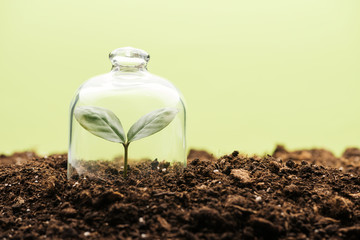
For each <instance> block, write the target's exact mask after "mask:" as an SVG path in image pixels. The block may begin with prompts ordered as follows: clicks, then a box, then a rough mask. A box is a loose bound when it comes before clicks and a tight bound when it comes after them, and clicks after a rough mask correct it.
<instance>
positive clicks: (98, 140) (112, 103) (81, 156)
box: [68, 47, 186, 178]
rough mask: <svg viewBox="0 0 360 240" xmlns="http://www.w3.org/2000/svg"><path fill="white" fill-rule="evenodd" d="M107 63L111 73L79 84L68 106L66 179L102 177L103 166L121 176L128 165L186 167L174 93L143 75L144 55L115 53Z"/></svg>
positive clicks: (182, 115) (179, 104)
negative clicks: (68, 133) (146, 164)
mask: <svg viewBox="0 0 360 240" xmlns="http://www.w3.org/2000/svg"><path fill="white" fill-rule="evenodd" d="M109 58H110V61H111V63H112V70H111V71H110V72H109V73H106V74H103V75H99V76H96V77H93V78H91V79H89V80H88V81H86V82H85V83H83V84H82V85H81V86H80V88H79V89H78V90H77V92H76V94H75V96H74V98H73V100H72V102H71V105H70V138H69V152H68V177H69V178H70V177H72V176H74V175H82V174H85V173H86V174H88V175H91V176H95V177H99V176H100V177H107V174H106V172H108V170H107V169H105V168H106V167H105V168H104V166H107V167H110V166H111V169H113V171H110V172H116V173H117V172H118V174H121V173H122V174H123V175H124V176H126V172H127V168H128V165H129V166H130V168H131V166H133V165H134V164H139V163H142V162H146V161H147V162H155V163H157V164H158V163H162V162H164V163H167V164H166V165H164V166H180V167H184V166H186V139H185V124H186V123H185V121H186V111H185V104H184V100H183V97H182V95H181V93H180V92H179V90H178V89H177V88H176V87H175V86H174V85H173V84H171V83H170V82H169V81H167V80H166V79H164V78H161V77H158V76H156V75H153V74H151V73H149V72H148V71H147V62H148V61H149V54H147V53H146V52H145V51H143V50H140V49H135V48H131V47H125V48H119V49H116V50H114V51H113V52H111V53H110V55H109ZM125 162H127V164H125ZM152 165H153V166H154V164H152ZM155 165H156V164H155ZM156 166H158V165H156ZM157 168H158V167H157ZM129 172H131V169H130V170H129Z"/></svg>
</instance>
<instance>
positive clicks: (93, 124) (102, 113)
mask: <svg viewBox="0 0 360 240" xmlns="http://www.w3.org/2000/svg"><path fill="white" fill-rule="evenodd" d="M74 115H75V118H76V120H77V121H78V122H79V123H80V125H81V126H82V127H83V128H85V129H86V130H88V131H89V132H91V133H92V134H94V135H95V136H98V137H101V138H103V139H105V140H108V141H111V142H117V143H125V142H126V138H125V133H124V129H123V127H122V125H121V122H120V120H119V119H118V118H117V117H116V115H115V114H114V113H113V112H112V111H110V110H108V109H106V108H102V107H92V106H81V107H76V108H75V112H74Z"/></svg>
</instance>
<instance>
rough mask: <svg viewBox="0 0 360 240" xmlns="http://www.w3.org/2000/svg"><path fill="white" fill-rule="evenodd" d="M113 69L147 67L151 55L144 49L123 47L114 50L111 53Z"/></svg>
mask: <svg viewBox="0 0 360 240" xmlns="http://www.w3.org/2000/svg"><path fill="white" fill-rule="evenodd" d="M109 59H110V61H111V64H112V70H131V69H135V70H140V69H146V66H147V63H148V61H149V59H150V55H149V54H148V53H147V52H145V51H144V50H141V49H137V48H133V47H123V48H118V49H115V50H114V51H112V52H111V53H110V54H109Z"/></svg>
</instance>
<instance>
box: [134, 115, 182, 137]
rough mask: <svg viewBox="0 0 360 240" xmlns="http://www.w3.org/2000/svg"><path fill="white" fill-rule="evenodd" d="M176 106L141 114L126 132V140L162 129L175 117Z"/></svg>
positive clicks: (146, 135) (145, 135)
mask: <svg viewBox="0 0 360 240" xmlns="http://www.w3.org/2000/svg"><path fill="white" fill-rule="evenodd" d="M177 113H178V110H177V109H176V108H161V109H158V110H155V111H153V112H150V113H148V114H146V115H144V116H142V117H141V118H140V119H139V120H138V121H137V122H136V123H134V125H132V126H131V128H130V130H129V132H128V133H127V138H128V142H133V141H136V140H139V139H141V138H144V137H148V136H150V135H152V134H154V133H157V132H159V131H161V130H162V129H164V128H165V127H166V126H167V125H169V124H170V123H171V121H172V120H173V119H174V118H175V116H176V114H177Z"/></svg>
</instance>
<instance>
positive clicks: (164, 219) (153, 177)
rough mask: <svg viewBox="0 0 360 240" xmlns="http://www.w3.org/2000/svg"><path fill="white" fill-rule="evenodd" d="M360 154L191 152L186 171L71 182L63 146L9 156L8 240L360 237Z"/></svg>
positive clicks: (3, 166)
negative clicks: (59, 149) (51, 150)
mask: <svg viewBox="0 0 360 240" xmlns="http://www.w3.org/2000/svg"><path fill="white" fill-rule="evenodd" d="M359 159H360V150H359V149H354V148H352V149H347V150H346V151H345V152H344V155H343V156H342V157H341V158H336V157H335V156H334V155H333V154H332V153H331V152H329V151H326V150H322V149H320V150H319V149H318V150H316V149H315V150H304V151H294V152H289V151H287V150H286V149H285V148H284V147H282V146H278V147H277V149H276V150H275V152H274V154H273V156H270V155H268V156H264V157H259V156H252V157H248V156H242V155H240V154H239V153H238V152H237V151H235V152H233V153H231V154H229V155H226V156H223V157H221V158H219V159H216V158H214V157H213V156H212V155H211V154H208V153H206V152H201V151H191V154H190V155H189V158H188V167H187V168H186V169H185V170H184V171H183V172H181V171H172V170H171V168H152V167H151V165H149V167H147V166H144V165H141V166H138V167H135V168H133V169H132V170H130V174H129V177H128V178H127V179H123V178H122V176H121V174H120V173H119V172H118V171H114V172H113V174H114V176H113V178H112V179H89V178H87V177H86V176H85V177H84V176H81V177H78V178H77V179H71V180H67V178H66V161H67V157H66V155H65V154H63V155H52V156H48V157H39V156H37V155H36V154H34V153H31V152H25V153H16V154H14V155H12V156H4V155H1V156H0V239H46V238H50V239H309V238H310V239H330V238H333V239H358V237H359V236H360V170H359V166H360V164H359V161H360V160H359ZM134 169H135V170H136V171H135V170H134ZM144 176H146V177H144Z"/></svg>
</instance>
